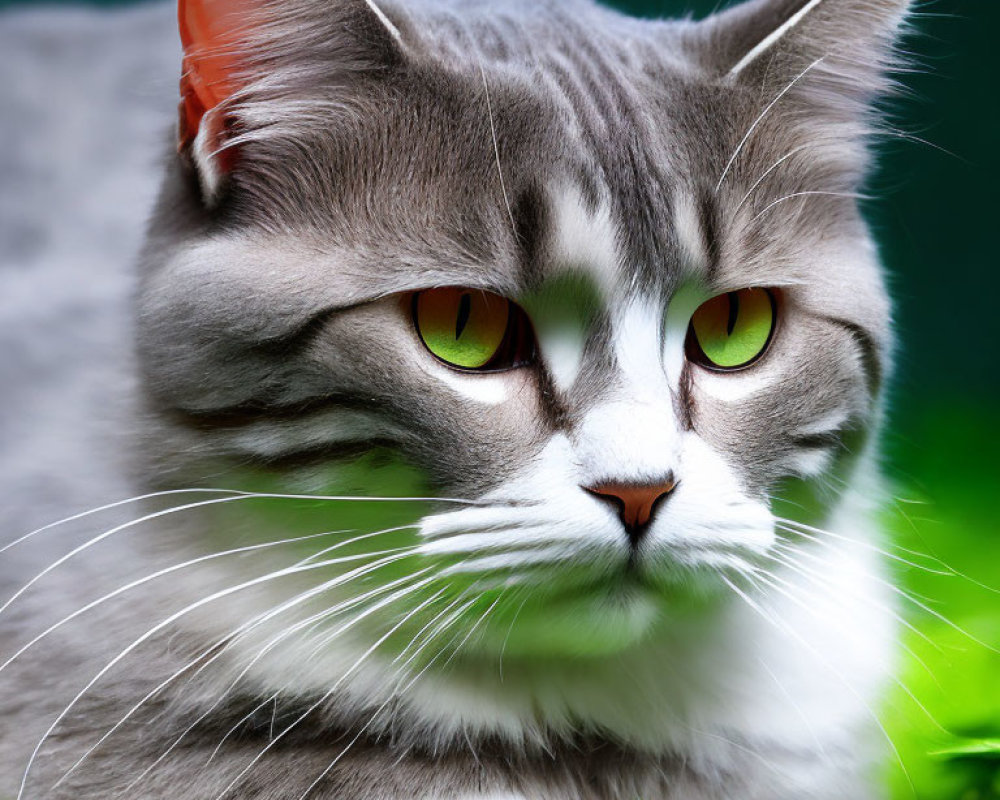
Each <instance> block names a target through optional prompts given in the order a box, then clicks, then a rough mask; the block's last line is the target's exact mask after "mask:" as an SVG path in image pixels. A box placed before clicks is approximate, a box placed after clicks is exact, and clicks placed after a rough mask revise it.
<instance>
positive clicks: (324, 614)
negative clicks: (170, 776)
mask: <svg viewBox="0 0 1000 800" xmlns="http://www.w3.org/2000/svg"><path fill="white" fill-rule="evenodd" d="M428 569H429V568H428ZM427 571H428V570H423V571H422V573H418V574H423V573H426V572H427ZM413 579H414V576H412V575H407V576H406V577H404V578H400V579H398V580H395V581H392V582H391V583H389V584H386V585H385V586H382V587H379V588H377V589H374V590H372V591H370V592H367V593H366V595H365V597H364V600H370V599H371V598H372V597H377V596H378V595H380V594H384V593H385V592H387V591H390V590H391V589H394V588H396V587H397V586H399V585H400V584H403V583H406V582H408V581H412V580H413ZM424 585H426V582H425V583H423V584H421V585H410V586H406V587H404V588H403V589H401V590H399V591H397V592H396V593H395V594H393V596H392V597H390V598H388V599H387V600H385V601H383V602H382V603H381V604H380V605H378V606H375V607H373V608H371V609H369V610H368V611H367V612H366V613H365V614H364V616H360V617H358V618H356V619H354V620H352V621H351V622H350V623H348V624H346V625H344V626H342V627H341V628H339V629H337V631H336V634H337V635H339V634H341V633H343V632H344V631H345V630H348V629H349V628H351V627H353V626H354V624H356V623H357V622H359V621H360V620H361V619H364V617H366V616H368V615H369V614H370V613H373V612H374V611H377V610H379V609H380V608H384V607H385V606H386V605H388V604H389V603H391V602H395V601H396V600H399V599H401V598H404V597H407V596H408V595H409V594H412V593H413V592H415V591H417V590H418V589H420V588H422V587H423V586H424ZM441 591H444V590H443V589H442V590H441ZM439 594H440V592H439ZM364 600H361V601H360V602H353V603H351V605H350V607H352V608H353V607H354V606H357V605H360V604H361V602H364ZM333 616H335V614H334V613H333V612H332V611H331V610H329V609H325V610H323V611H321V612H319V613H318V614H314V615H313V616H312V617H310V618H309V619H308V620H306V621H305V622H304V623H303V624H302V625H301V626H299V628H300V629H301V628H305V627H308V626H309V625H311V624H314V623H315V622H318V621H323V620H327V619H330V618H332V617H333ZM282 638H284V637H282ZM331 641H332V639H331ZM278 643H280V642H274V640H272V641H271V642H269V643H268V644H267V646H266V647H265V648H264V649H263V650H261V651H259V652H258V653H257V655H255V656H254V658H253V660H252V661H251V662H250V664H249V665H247V667H246V669H245V670H244V671H243V672H242V673H241V674H240V675H239V676H238V677H237V679H236V681H234V682H233V684H232V686H231V687H230V688H229V689H227V690H226V691H225V692H223V694H222V696H221V697H220V698H219V700H218V701H216V705H218V703H219V702H221V701H222V699H223V698H224V697H225V696H226V694H228V692H229V691H231V689H232V688H233V687H235V686H236V685H237V683H238V682H239V680H240V679H242V677H243V675H245V674H246V673H247V672H249V670H250V669H251V668H252V667H253V665H254V664H255V663H257V661H259V660H260V659H261V658H263V657H264V656H265V655H266V654H267V653H268V652H269V651H270V650H271V649H273V647H275V646H277V644H278ZM313 654H314V655H315V651H314V653H313ZM280 694H281V692H280V691H278V692H275V693H274V694H273V695H272V696H271V697H269V698H267V699H265V700H264V701H262V702H261V703H259V704H258V705H257V706H255V707H254V708H253V709H251V710H250V711H249V712H248V713H247V714H246V715H245V716H243V717H242V718H241V719H240V720H239V721H238V722H237V723H236V724H235V725H233V726H232V727H231V728H230V729H229V730H228V731H227V732H226V733H225V735H224V736H223V737H222V739H221V740H220V741H219V743H218V744H217V745H216V746H215V749H213V750H212V752H211V754H210V755H209V757H208V761H206V762H205V763H206V764H210V763H212V761H213V760H214V759H215V757H216V756H217V755H218V754H219V752H220V751H221V750H222V747H223V746H224V745H225V743H226V741H227V740H228V739H229V737H230V736H232V735H233V734H234V733H236V731H238V730H239V729H240V726H242V725H243V724H244V723H245V722H246V721H247V720H248V719H250V718H251V717H252V716H253V715H254V714H256V713H257V712H258V711H260V709H262V708H263V707H264V706H266V705H267V704H268V703H269V702H271V701H272V700H274V699H277V698H278V697H279V696H280ZM213 707H214V706H213ZM272 738H273V737H272Z"/></svg>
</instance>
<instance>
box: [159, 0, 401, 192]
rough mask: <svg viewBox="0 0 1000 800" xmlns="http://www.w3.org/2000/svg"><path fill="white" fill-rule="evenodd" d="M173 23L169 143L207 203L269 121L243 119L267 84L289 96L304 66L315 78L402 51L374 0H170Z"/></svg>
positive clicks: (354, 70) (381, 62)
mask: <svg viewBox="0 0 1000 800" xmlns="http://www.w3.org/2000/svg"><path fill="white" fill-rule="evenodd" d="M178 24H179V29H180V36H181V44H182V46H183V49H184V61H183V67H182V74H181V82H180V91H181V101H180V109H179V110H180V114H179V117H180V119H179V123H178V136H177V147H178V152H179V153H180V155H181V157H182V158H183V159H184V160H185V161H187V162H188V163H189V164H190V165H191V167H192V168H193V169H194V171H195V172H196V173H197V176H198V182H199V184H200V186H201V192H202V197H203V199H204V201H205V203H206V205H208V206H212V205H214V204H215V203H216V202H217V201H218V199H219V197H220V196H221V195H222V193H223V192H224V190H225V187H226V184H227V182H228V179H229V177H230V174H231V173H232V172H233V171H234V170H237V169H238V168H239V158H240V152H239V150H240V141H241V140H243V141H245V140H246V139H247V138H250V137H252V134H253V133H254V131H253V125H254V124H257V125H258V127H259V126H260V125H267V124H270V125H272V126H274V124H275V123H274V120H270V121H269V122H264V123H262V122H260V121H259V120H258V121H257V123H253V122H252V121H251V120H249V119H247V118H246V116H247V115H246V114H243V113H241V112H245V111H246V110H247V108H248V106H249V105H251V104H253V103H254V102H257V103H260V102H262V101H265V102H266V101H268V100H271V101H273V100H274V99H275V92H276V91H277V92H278V93H280V92H281V91H285V92H287V93H289V94H290V95H294V94H295V92H296V91H297V90H296V88H295V87H296V84H297V80H296V76H297V77H298V79H302V78H303V77H305V76H307V75H308V74H309V70H310V69H311V70H317V71H318V72H317V74H316V75H314V76H313V77H315V78H316V79H317V80H318V82H320V83H322V81H323V80H332V79H335V78H336V76H337V75H338V74H360V73H361V72H364V71H366V70H370V69H375V68H382V67H385V66H388V65H391V64H394V63H396V62H397V61H398V60H399V59H400V58H401V57H402V53H403V47H402V37H401V35H400V32H399V29H398V28H397V27H396V25H395V24H394V23H393V22H392V21H391V20H390V19H389V18H388V17H387V16H386V15H385V13H384V12H383V11H382V10H381V9H380V8H379V6H378V5H377V4H376V0H331V1H330V2H328V3H308V2H292V0H287V1H286V0H281V1H276V0H178ZM276 86H280V87H282V88H280V89H276ZM255 87H256V89H255ZM265 87H266V88H265ZM264 94H267V95H268V96H267V97H266V98H265V97H263V95H264ZM257 116H258V117H260V116H261V115H259V114H258V115H257Z"/></svg>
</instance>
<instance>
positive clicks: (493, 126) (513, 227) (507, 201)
mask: <svg viewBox="0 0 1000 800" xmlns="http://www.w3.org/2000/svg"><path fill="white" fill-rule="evenodd" d="M479 74H480V75H481V76H482V79H483V91H484V92H485V93H486V113H487V116H488V117H489V120H490V136H492V137H493V154H494V155H495V156H496V162H497V175H498V176H499V178H500V193H501V194H502V195H503V203H504V206H505V207H506V208H507V216H508V217H509V218H510V228H511V230H512V231H513V232H514V236H515V238H516V237H517V223H516V222H514V212H513V211H512V210H511V207H510V199H509V198H508V197H507V185H506V184H505V183H504V179H503V170H502V169H501V168H500V143H499V142H498V141H497V128H496V124H495V122H494V120H493V104H492V103H491V102H490V85H489V83H487V81H486V70H485V69H484V68H483V64H482V62H479Z"/></svg>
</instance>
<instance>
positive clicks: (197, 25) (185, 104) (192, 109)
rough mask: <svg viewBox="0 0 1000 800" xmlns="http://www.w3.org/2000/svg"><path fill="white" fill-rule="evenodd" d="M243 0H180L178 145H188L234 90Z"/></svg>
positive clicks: (244, 5) (245, 4)
mask: <svg viewBox="0 0 1000 800" xmlns="http://www.w3.org/2000/svg"><path fill="white" fill-rule="evenodd" d="M247 6H248V4H247V2H246V1H245V0H243V1H242V2H241V0H179V2H178V6H177V21H178V25H179V28H180V35H181V44H182V45H183V47H184V61H183V63H182V73H181V82H180V90H181V109H180V112H181V113H180V121H181V125H180V131H179V141H178V147H179V148H180V149H184V148H186V147H187V146H188V145H190V144H191V142H192V141H194V138H195V137H196V136H197V135H198V128H199V126H200V125H201V120H202V118H203V117H204V116H205V114H206V113H207V112H208V111H210V110H211V109H213V108H215V107H216V106H217V105H219V103H221V102H222V101H223V100H225V99H226V98H227V97H229V96H230V95H231V94H232V93H233V92H234V91H235V88H236V87H235V85H234V83H233V74H234V73H235V71H236V43H237V41H238V38H239V37H238V33H239V31H240V28H241V26H240V25H239V24H237V23H236V20H238V19H239V16H238V14H239V12H241V11H242V12H243V13H244V14H245V13H246V11H247Z"/></svg>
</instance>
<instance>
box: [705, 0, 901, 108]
mask: <svg viewBox="0 0 1000 800" xmlns="http://www.w3.org/2000/svg"><path fill="white" fill-rule="evenodd" d="M911 5H912V0H749V2H744V3H742V4H740V5H737V6H735V7H734V8H730V9H728V10H726V11H723V12H721V13H719V14H716V15H714V16H712V17H709V18H708V19H707V20H705V21H703V22H701V23H699V24H698V25H697V26H695V27H696V28H697V30H698V34H697V36H696V40H697V45H696V54H697V58H698V60H699V61H700V62H701V64H702V65H703V66H704V67H705V68H706V69H707V70H708V71H710V72H711V73H714V76H715V77H717V78H718V79H721V80H723V81H726V82H730V83H742V84H745V85H750V86H753V87H759V88H762V89H768V88H771V89H773V90H774V91H773V92H772V95H774V94H776V93H777V92H782V91H785V90H789V91H790V90H791V88H794V87H795V86H796V85H798V84H799V83H801V84H802V86H803V87H804V88H808V87H816V88H818V89H819V92H818V94H819V95H825V99H826V100H827V101H834V102H835V100H836V98H840V99H841V100H844V101H850V100H856V101H858V103H859V104H860V105H859V106H858V107H859V108H860V107H864V106H866V105H867V104H868V102H869V101H870V99H871V98H872V97H873V96H876V95H878V94H879V93H881V92H882V91H884V90H885V88H886V83H885V75H886V72H887V70H888V69H890V68H891V67H892V66H893V63H892V62H893V52H894V50H893V48H894V45H895V42H896V39H897V37H898V36H899V33H900V30H901V28H902V27H903V24H904V21H905V18H906V15H907V12H908V10H909V9H910V6H911ZM841 110H843V111H848V112H850V111H851V110H854V109H851V108H850V107H844V108H842V109H841Z"/></svg>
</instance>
